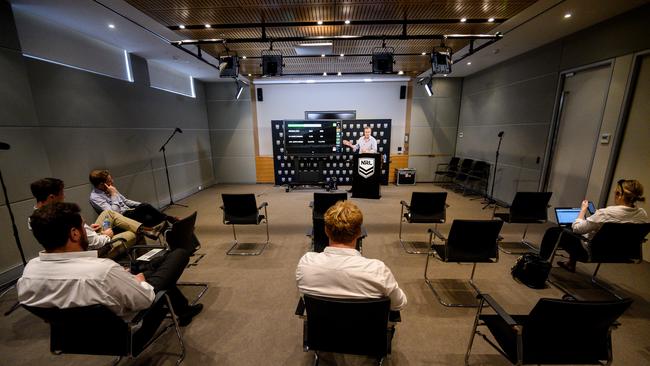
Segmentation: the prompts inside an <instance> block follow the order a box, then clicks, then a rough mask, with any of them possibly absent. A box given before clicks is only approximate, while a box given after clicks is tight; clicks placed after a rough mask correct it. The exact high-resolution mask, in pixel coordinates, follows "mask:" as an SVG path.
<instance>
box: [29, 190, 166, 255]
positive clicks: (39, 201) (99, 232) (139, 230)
mask: <svg viewBox="0 0 650 366" xmlns="http://www.w3.org/2000/svg"><path fill="white" fill-rule="evenodd" d="M63 188H64V184H63V181H62V180H60V179H57V178H43V179H39V180H37V181H35V182H33V183H32V184H31V185H30V189H31V191H32V195H33V196H34V198H36V206H34V209H38V208H41V207H43V206H45V205H48V204H50V203H54V202H63V200H64V199H65V193H64V190H63ZM105 221H108V224H109V227H107V228H104V227H103V223H104V222H105ZM27 225H28V226H29V225H30V222H29V221H28V222H27ZM84 228H85V229H86V236H87V238H88V243H89V248H90V249H91V250H99V251H100V256H101V257H107V258H115V257H117V256H118V255H119V254H120V253H123V252H124V251H125V250H126V248H129V247H131V246H133V245H134V244H135V243H136V242H137V241H138V239H140V238H141V235H144V236H147V237H150V238H153V239H155V238H157V236H158V235H160V232H161V231H162V230H164V228H165V227H164V225H160V226H157V227H155V228H149V227H146V226H143V225H142V224H141V223H140V222H137V221H135V220H132V219H129V218H128V217H125V216H122V215H121V214H119V213H117V212H115V211H103V212H102V213H101V214H100V215H99V217H97V220H95V223H94V224H91V225H86V224H84ZM113 229H119V230H121V231H122V232H120V233H115V232H114V231H113ZM115 239H124V240H125V243H124V245H121V243H120V242H117V241H116V242H114V244H115V246H114V247H106V244H108V243H109V242H111V241H112V240H115ZM125 246H126V248H125Z"/></svg>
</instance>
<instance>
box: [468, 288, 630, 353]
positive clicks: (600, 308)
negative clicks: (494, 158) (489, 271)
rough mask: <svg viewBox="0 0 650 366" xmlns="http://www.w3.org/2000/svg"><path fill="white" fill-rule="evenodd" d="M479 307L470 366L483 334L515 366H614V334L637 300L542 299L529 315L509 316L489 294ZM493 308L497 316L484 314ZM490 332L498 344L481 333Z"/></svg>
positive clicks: (470, 341) (471, 341)
mask: <svg viewBox="0 0 650 366" xmlns="http://www.w3.org/2000/svg"><path fill="white" fill-rule="evenodd" d="M478 297H479V299H480V304H479V308H478V311H477V313H476V318H475V320H474V327H473V329H472V336H471V338H470V340H469V345H468V347H467V353H466V354H465V364H466V365H468V364H469V357H470V352H471V350H472V345H473V343H474V336H475V335H476V334H478V335H480V336H482V337H483V339H485V341H486V342H488V344H489V345H491V346H492V347H494V348H495V349H496V350H497V351H499V353H501V354H502V355H503V356H504V357H506V358H507V359H508V360H509V361H510V362H511V363H513V364H516V365H524V364H536V365H539V364H572V365H575V364H602V362H603V361H604V362H606V364H607V365H609V364H610V363H611V362H612V358H613V356H612V336H611V333H612V330H613V329H616V327H617V326H618V325H619V324H618V323H617V322H616V319H618V318H619V317H620V316H621V315H622V314H623V312H625V310H626V309H627V308H628V307H629V306H630V305H631V304H632V300H630V299H626V300H619V301H611V302H591V301H566V300H556V299H540V300H539V301H538V302H537V305H535V307H534V308H533V310H531V312H530V314H528V315H509V314H508V313H506V312H505V311H504V310H503V308H502V307H501V306H500V305H499V304H498V303H497V302H496V301H495V300H494V299H493V298H492V297H491V296H490V295H488V294H479V296H478ZM484 305H489V307H491V308H492V309H493V311H495V312H496V314H483V310H484V309H486V306H485V307H484ZM478 327H485V328H487V330H489V332H490V333H491V334H492V336H493V337H494V339H495V340H496V343H495V342H494V341H492V340H491V339H490V338H488V337H487V335H485V334H482V333H481V331H479V330H478Z"/></svg>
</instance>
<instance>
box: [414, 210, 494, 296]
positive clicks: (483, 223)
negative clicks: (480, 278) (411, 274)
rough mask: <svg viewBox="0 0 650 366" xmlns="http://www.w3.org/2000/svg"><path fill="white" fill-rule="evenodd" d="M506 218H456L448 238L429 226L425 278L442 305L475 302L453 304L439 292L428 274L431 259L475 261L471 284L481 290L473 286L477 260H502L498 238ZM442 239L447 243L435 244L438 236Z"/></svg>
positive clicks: (491, 261)
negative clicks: (429, 243) (429, 246)
mask: <svg viewBox="0 0 650 366" xmlns="http://www.w3.org/2000/svg"><path fill="white" fill-rule="evenodd" d="M502 225H503V221H500V220H454V221H453V222H452V224H451V230H450V231H449V238H445V237H444V236H443V235H442V234H440V233H439V232H437V231H435V230H432V229H429V241H430V242H431V249H432V250H431V252H429V254H427V261H426V264H425V266H424V281H425V282H426V283H427V285H429V288H430V289H431V291H432V292H433V294H434V295H435V296H436V298H437V299H438V301H439V302H440V304H442V305H444V306H449V307H475V306H477V305H478V303H477V302H476V301H474V302H472V303H452V302H451V301H445V300H443V299H442V297H441V296H440V295H439V294H438V292H437V291H436V289H435V287H434V285H433V281H432V280H431V279H430V278H429V277H428V274H427V272H428V269H429V258H430V257H432V256H435V257H436V258H437V259H439V260H440V261H443V262H458V263H461V262H463V263H473V266H472V274H471V275H470V278H469V285H470V286H471V287H472V288H473V289H474V290H475V291H476V292H479V290H478V288H477V287H476V285H474V272H476V263H496V262H497V261H498V260H499V250H498V249H497V248H498V244H497V243H498V238H499V231H500V230H501V226H502ZM434 237H437V238H440V239H441V240H442V241H443V242H444V244H435V243H434V240H435V238H434Z"/></svg>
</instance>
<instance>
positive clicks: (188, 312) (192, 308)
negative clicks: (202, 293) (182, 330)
mask: <svg viewBox="0 0 650 366" xmlns="http://www.w3.org/2000/svg"><path fill="white" fill-rule="evenodd" d="M201 310H203V304H196V305H189V306H188V307H186V308H185V309H184V310H183V311H182V312H181V313H179V314H177V315H178V325H180V326H181V327H185V326H187V325H189V324H190V323H191V322H192V318H194V317H195V316H196V315H198V314H199V313H200V312H201Z"/></svg>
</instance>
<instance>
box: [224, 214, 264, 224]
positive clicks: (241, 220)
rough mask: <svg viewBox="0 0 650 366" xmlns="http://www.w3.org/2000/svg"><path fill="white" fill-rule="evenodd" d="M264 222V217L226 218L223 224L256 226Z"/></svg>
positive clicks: (256, 215)
mask: <svg viewBox="0 0 650 366" xmlns="http://www.w3.org/2000/svg"><path fill="white" fill-rule="evenodd" d="M262 220H264V215H258V214H255V215H248V216H226V217H225V219H224V222H225V223H226V224H227V225H257V224H259V223H260V222H262Z"/></svg>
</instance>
